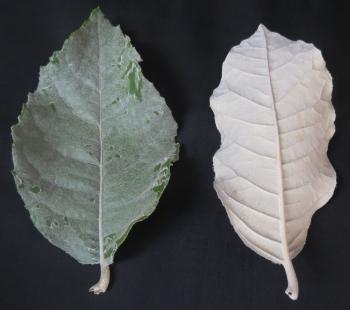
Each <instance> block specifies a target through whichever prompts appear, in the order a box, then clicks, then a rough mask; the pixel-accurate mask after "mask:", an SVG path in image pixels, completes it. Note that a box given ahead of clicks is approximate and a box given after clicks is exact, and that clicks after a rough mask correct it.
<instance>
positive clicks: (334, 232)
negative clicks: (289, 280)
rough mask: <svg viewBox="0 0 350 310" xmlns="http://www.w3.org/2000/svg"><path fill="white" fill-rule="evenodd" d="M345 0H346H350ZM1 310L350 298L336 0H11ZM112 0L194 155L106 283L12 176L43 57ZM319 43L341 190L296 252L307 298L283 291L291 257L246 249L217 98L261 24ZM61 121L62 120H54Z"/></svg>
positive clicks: (1, 121) (345, 78)
mask: <svg viewBox="0 0 350 310" xmlns="http://www.w3.org/2000/svg"><path fill="white" fill-rule="evenodd" d="M345 2H346V1H344V3H345ZM0 4H1V6H0V42H1V46H0V96H1V100H0V137H1V145H0V189H1V195H0V201H1V210H0V309H1V310H17V309H19V310H24V309H33V310H34V309H35V310H47V309H50V310H56V309H57V310H58V309H59V310H73V309H74V310H89V309H103V310H109V309H118V310H126V309H133V310H157V309H159V310H165V309H167V310H168V309H170V310H172V309H174V310H180V309H181V310H216V309H219V310H226V309H229V310H232V309H242V310H249V309H259V310H260V309H268V310H271V309H279V310H281V309H318V310H323V309H336V310H343V309H344V310H346V309H350V294H349V293H350V264H349V263H350V257H349V254H350V208H349V207H350V206H349V201H350V199H349V198H350V156H349V155H350V154H349V153H350V147H349V143H350V121H349V118H350V92H349V90H350V74H349V73H350V26H349V25H348V21H349V10H348V9H347V8H346V7H345V6H344V5H342V4H341V3H337V2H336V1H321V0H315V1H310V0H309V1H307V0H302V1H293V0H291V1H283V0H279V1H250V0H244V1H233V0H231V1H221V0H216V1H204V0H202V1H190V0H183V1H175V0H172V1H170V0H166V1H154V0H153V1H151V0H140V1H132V0H126V1H100V2H99V3H97V1H87V0H80V1H78V0H65V1H63V0H57V1H48V0H43V1H28V0H27V1H10V0H9V1H6V0H2V1H0ZM97 4H100V6H101V9H102V10H103V12H104V13H105V15H106V16H107V18H109V19H110V20H111V22H112V23H113V24H115V25H116V24H120V25H121V26H122V29H123V31H124V32H125V33H126V34H128V35H129V36H130V37H131V40H132V43H133V44H134V45H135V47H136V48H137V50H138V51H139V53H140V54H141V56H142V58H143V62H142V64H141V66H142V69H143V71H144V74H145V76H146V77H147V78H148V79H149V80H151V81H152V82H154V84H155V86H156V87H157V88H158V90H159V91H160V93H161V94H162V95H163V96H164V97H165V98H166V101H167V104H168V105H169V107H170V108H171V109H172V111H173V114H174V117H175V119H176V121H177V122H178V124H179V135H178V141H179V142H180V143H181V146H182V148H181V157H180V161H179V162H177V163H176V164H175V165H174V166H173V168H172V178H171V181H170V183H169V186H168V188H167V189H166V191H165V193H164V195H163V197H162V199H161V202H160V204H159V206H158V209H157V210H156V212H155V213H154V214H153V215H152V216H151V217H150V218H149V219H148V220H146V221H144V222H143V223H140V224H137V225H136V226H135V227H134V229H133V230H132V232H131V233H130V235H129V238H128V239H127V240H126V242H125V243H124V244H123V246H122V247H121V248H120V250H119V251H118V253H117V255H116V259H115V260H116V263H115V264H114V266H113V267H112V276H113V281H112V285H111V286H110V289H109V291H108V292H107V293H105V294H104V295H101V296H94V295H92V294H90V293H88V288H89V287H90V286H91V285H92V284H94V282H95V281H96V280H97V279H98V276H99V268H98V267H97V266H89V265H86V266H83V265H80V264H78V263H77V262H76V261H75V260H74V259H73V258H71V257H70V256H68V255H66V254H65V253H64V252H62V251H61V250H59V249H58V248H55V247H54V246H52V245H51V244H50V243H49V242H48V241H46V240H45V239H44V238H43V237H42V236H41V234H40V233H39V232H38V231H37V230H36V229H35V228H34V227H33V225H32V224H31V222H30V219H29V216H28V213H27V211H26V210H25V209H24V208H23V203H22V201H21V199H20V197H19V195H18V194H17V192H16V189H15V185H14V182H13V180H12V177H11V175H10V170H11V169H12V161H11V137H10V129H9V127H10V125H12V124H14V123H16V120H17V115H18V114H19V112H20V108H21V104H22V103H23V102H25V101H26V97H27V93H28V92H29V91H34V90H35V88H36V86H37V82H38V72H39V66H40V65H45V64H46V63H47V61H48V58H49V56H50V55H51V54H52V53H53V51H55V50H58V49H60V48H61V46H62V43H63V41H64V40H65V39H66V38H67V37H68V35H69V34H70V33H71V32H72V31H73V30H75V29H76V28H78V27H79V26H80V25H81V24H82V22H83V21H84V20H85V19H86V18H87V17H88V16H89V14H90V11H91V10H92V9H93V8H94V7H95V6H96V5H97ZM260 22H262V23H264V24H265V25H266V26H267V27H268V28H270V30H273V31H277V32H279V33H281V34H283V35H284V36H287V37H288V38H291V39H302V40H304V41H307V42H312V43H314V44H315V45H316V46H317V47H318V48H320V49H321V50H322V52H323V55H324V57H325V59H326V62H327V66H328V68H329V70H330V72H331V74H332V75H333V78H334V92H333V104H334V106H335V109H336V112H337V120H336V128H337V131H336V134H335V137H334V138H333V139H332V141H331V144H330V150H329V157H330V159H331V162H332V163H333V165H334V167H335V169H336V170H337V173H338V186H337V190H336V192H335V195H334V197H333V198H332V199H331V200H330V202H329V203H328V204H327V206H326V207H324V208H323V209H322V210H321V211H319V212H318V213H317V214H316V215H315V216H314V218H313V223H312V225H311V228H310V231H309V236H308V240H307V243H306V246H305V249H304V250H303V251H302V252H301V254H300V255H299V256H298V257H297V258H296V259H295V260H294V264H295V268H296V271H297V274H298V277H299V282H300V289H301V293H300V298H299V300H298V301H297V302H292V301H290V300H289V299H288V297H287V296H286V295H285V294H284V289H285V287H286V279H285V275H284V271H283V269H282V267H280V266H277V265H274V264H272V263H270V262H268V261H267V260H265V259H263V258H261V257H259V256H258V255H256V254H255V253H254V252H252V251H251V250H249V249H248V248H246V247H245V246H244V245H243V243H242V242H241V240H240V239H239V238H238V236H237V235H236V234H235V233H234V231H233V229H232V227H231V225H230V224H229V221H228V218H227V216H226V214H225V211H224V208H223V207H222V206H221V204H220V202H219V200H218V198H217V196H216V193H215V192H214V190H213V188H212V180H213V171H212V156H213V154H214V152H215V151H216V150H217V148H218V147H219V141H220V137H219V134H218V132H217V130H216V128H215V124H214V118H213V114H212V112H211V110H210V109H209V101H208V99H209V96H210V95H211V92H212V90H213V89H214V88H215V87H216V86H217V85H218V83H219V79H220V76H221V65H222V62H223V60H224V57H225V56H226V54H227V53H228V51H229V50H230V48H231V47H232V46H234V45H237V44H238V43H239V42H240V41H241V40H242V39H245V38H247V37H248V36H250V35H251V34H252V33H253V32H254V31H255V29H256V28H257V26H258V24H259V23H260ZM53 125H54V124H53Z"/></svg>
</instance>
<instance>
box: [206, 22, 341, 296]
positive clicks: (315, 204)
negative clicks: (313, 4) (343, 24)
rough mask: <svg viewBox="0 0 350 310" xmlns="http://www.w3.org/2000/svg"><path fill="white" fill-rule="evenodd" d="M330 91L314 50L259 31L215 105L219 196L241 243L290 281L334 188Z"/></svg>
mask: <svg viewBox="0 0 350 310" xmlns="http://www.w3.org/2000/svg"><path fill="white" fill-rule="evenodd" d="M331 92H332V78H331V76H330V74H329V72H328V71H327V69H326V67H325V63H324V60H323V58H322V55H321V52H320V51H319V50H318V49H317V48H315V47H314V46H313V45H312V44H307V43H305V42H302V41H291V40H288V39H286V38H284V37H282V36H281V35H279V34H277V33H274V32H270V31H269V30H268V29H266V28H265V27H264V26H262V25H261V26H259V28H258V30H257V31H256V32H255V33H254V34H253V35H252V36H251V37H250V38H248V39H247V40H244V41H242V42H241V44H239V45H238V46H235V47H233V48H232V49H231V51H230V52H229V54H228V55H227V57H226V59H225V61H224V63H223V68H222V79H221V82H220V84H219V86H218V87H217V88H216V89H215V90H214V92H213V95H212V96H211V99H210V103H211V108H212V110H213V112H214V114H215V122H216V125H217V128H218V130H219V131H220V133H221V147H220V149H219V150H218V151H217V153H216V154H215V156H214V158H213V163H214V170H215V182H214V187H215V189H216V192H217V194H218V196H219V198H220V200H221V202H222V203H223V205H224V206H225V208H226V211H227V214H228V216H229V219H230V221H231V223H232V225H233V227H234V229H235V231H236V232H237V234H238V235H239V236H240V238H241V239H242V241H243V242H244V243H245V244H246V245H247V246H248V247H249V248H251V249H252V250H254V251H255V252H256V253H258V254H259V255H261V256H263V257H265V258H267V259H269V260H270V261H272V262H274V263H278V264H282V265H284V267H285V269H286V273H287V277H288V281H289V280H290V278H293V273H294V270H293V267H292V265H291V263H290V261H291V259H292V258H294V257H295V256H296V255H297V254H298V253H299V252H300V251H301V250H302V248H303V246H304V244H305V240H306V236H307V230H308V228H309V225H310V221H311V217H312V215H313V214H314V212H315V211H316V210H317V209H319V208H320V207H322V206H323V205H324V204H325V203H326V202H327V201H328V200H329V199H330V197H331V196H332V195H333V191H334V188H335V185H336V174H335V171H334V169H333V167H332V166H331V164H330V162H329V160H328V158H327V149H328V143H329V140H330V138H331V137H332V136H333V134H334V119H335V112H334V109H333V106H332V104H331ZM294 275H295V274H294ZM295 280H296V279H295ZM291 282H293V280H291ZM296 282H297V281H296ZM297 290H298V289H297V284H296V296H291V297H292V298H293V297H297ZM290 294H292V293H290Z"/></svg>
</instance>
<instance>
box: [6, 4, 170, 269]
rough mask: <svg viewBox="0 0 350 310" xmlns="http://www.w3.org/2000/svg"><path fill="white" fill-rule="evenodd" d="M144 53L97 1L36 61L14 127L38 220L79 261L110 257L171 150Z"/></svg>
mask: <svg viewBox="0 0 350 310" xmlns="http://www.w3.org/2000/svg"><path fill="white" fill-rule="evenodd" d="M140 60H141V59H140V56H139V55H138V53H137V52H136V50H135V49H134V48H133V47H132V45H131V44H130V40H129V38H128V37H126V36H124V35H123V33H122V31H121V30H120V28H119V27H113V26H112V25H111V24H110V23H109V22H108V21H107V20H106V19H105V18H104V17H103V14H102V13H101V11H100V10H99V9H96V10H94V11H93V13H92V14H91V16H90V18H89V19H88V21H87V22H85V23H84V24H83V25H82V27H81V28H79V29H78V30H77V31H75V32H74V33H73V34H72V35H71V36H70V37H69V38H68V39H67V40H66V42H65V43H64V46H63V48H62V50H61V51H58V52H55V53H54V54H53V56H52V57H51V59H50V62H49V63H48V64H47V65H46V66H45V67H42V68H41V70H40V79H39V85H38V88H37V90H36V91H35V92H34V93H33V94H30V95H29V96H28V102H27V103H26V104H25V108H24V109H23V112H22V113H21V116H20V117H19V122H18V124H17V125H15V126H14V127H13V128H12V136H13V140H14V145H13V161H14V177H15V181H16V184H17V188H18V191H19V193H20V195H21V197H22V198H23V200H24V202H25V205H26V208H27V209H28V210H29V212H30V214H31V219H32V221H33V223H34V225H35V226H36V228H37V229H38V230H39V231H40V232H41V233H42V234H43V235H44V236H45V237H46V238H47V239H48V240H49V241H50V242H52V243H53V244H54V245H56V246H58V247H60V248H61V249H63V250H64V251H66V252H67V253H69V254H70V255H71V256H73V257H74V258H75V259H77V260H78V261H79V262H80V263H83V264H98V263H100V264H101V262H104V263H105V264H107V265H108V264H111V263H112V262H113V256H114V253H115V252H116V250H117V249H118V247H119V246H120V244H121V243H122V241H124V240H125V238H126V236H127V234H128V232H129V231H130V229H131V227H132V226H133V225H134V224H135V223H136V222H138V221H140V220H142V219H144V218H146V217H148V216H149V215H150V214H151V213H152V212H153V211H154V209H155V207H156V205H157V203H158V200H159V198H160V194H161V192H159V191H158V190H157V189H158V188H159V186H163V187H165V186H166V184H167V183H168V181H169V178H170V166H171V163H172V162H173V161H175V159H176V154H177V145H176V143H175V141H174V140H175V136H176V131H177V125H176V123H175V121H174V119H173V117H172V114H171V111H170V110H169V108H168V107H167V106H166V104H165V101H164V99H163V98H162V97H161V96H160V95H159V93H158V92H157V90H156V89H155V88H154V86H153V84H151V83H150V82H149V81H148V80H147V79H145V78H144V76H143V75H142V72H141V68H140V66H139V64H138V62H139V61H140ZM169 163H170V164H169ZM158 165H160V167H163V168H162V169H155V167H157V166H158ZM101 245H102V247H101ZM101 253H102V255H101Z"/></svg>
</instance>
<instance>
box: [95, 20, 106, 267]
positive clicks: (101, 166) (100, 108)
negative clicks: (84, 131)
mask: <svg viewBox="0 0 350 310" xmlns="http://www.w3.org/2000/svg"><path fill="white" fill-rule="evenodd" d="M97 41H98V49H97V50H98V52H97V53H98V56H97V59H98V94H99V98H98V99H99V124H98V129H99V142H100V161H99V174H100V176H99V185H100V188H99V195H98V240H99V255H100V265H101V268H102V267H103V266H105V265H106V260H105V258H104V253H103V252H104V251H103V248H104V245H103V233H102V216H103V210H102V195H103V141H102V102H101V101H102V100H101V84H102V83H101V61H100V48H101V47H100V20H99V19H97Z"/></svg>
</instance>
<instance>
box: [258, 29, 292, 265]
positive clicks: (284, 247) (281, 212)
mask: <svg viewBox="0 0 350 310" xmlns="http://www.w3.org/2000/svg"><path fill="white" fill-rule="evenodd" d="M262 30H263V34H264V38H265V44H266V45H265V47H266V62H267V70H268V75H269V85H270V91H271V96H272V111H273V118H274V123H275V126H276V148H277V150H276V159H277V172H278V197H279V200H278V209H279V216H280V234H281V245H282V256H283V260H284V263H285V264H287V265H289V264H291V259H290V255H289V249H288V242H287V232H286V221H285V210H284V208H285V207H284V190H283V188H284V185H283V170H282V159H281V141H280V130H279V125H278V118H277V111H276V99H275V94H274V90H273V87H272V81H271V73H270V72H271V71H270V60H269V47H268V43H267V36H266V34H265V30H264V28H263V27H262ZM285 267H286V266H285ZM286 268H288V267H286ZM292 268H293V267H292Z"/></svg>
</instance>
